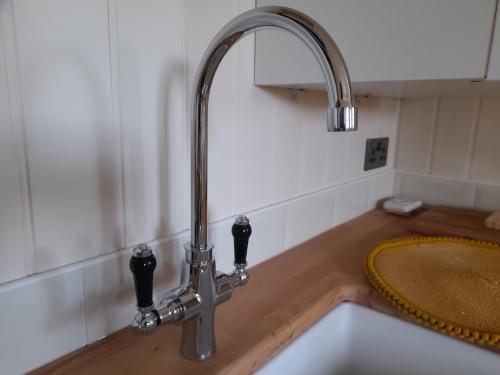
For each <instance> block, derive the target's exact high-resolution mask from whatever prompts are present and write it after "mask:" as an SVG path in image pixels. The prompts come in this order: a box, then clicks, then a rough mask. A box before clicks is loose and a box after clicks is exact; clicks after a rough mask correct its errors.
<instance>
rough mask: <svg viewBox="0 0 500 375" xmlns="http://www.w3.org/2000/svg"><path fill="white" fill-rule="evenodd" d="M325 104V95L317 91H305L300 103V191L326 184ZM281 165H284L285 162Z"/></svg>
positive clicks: (313, 189)
mask: <svg viewBox="0 0 500 375" xmlns="http://www.w3.org/2000/svg"><path fill="white" fill-rule="evenodd" d="M327 106H328V103H327V100H326V95H324V93H318V92H309V93H307V95H305V96H304V98H303V100H302V103H301V107H302V108H301V111H300V116H301V118H302V122H303V123H304V126H303V127H302V137H301V138H302V140H303V141H302V142H303V150H302V163H301V164H302V173H301V174H300V182H301V192H302V193H308V192H312V191H317V190H319V189H321V188H323V187H325V186H326V171H327V160H328V153H327V151H328V138H327V137H326V135H327V134H328V132H327V130H326V108H327ZM280 120H281V119H280ZM278 136H279V134H278ZM283 167H286V164H285V165H283Z"/></svg>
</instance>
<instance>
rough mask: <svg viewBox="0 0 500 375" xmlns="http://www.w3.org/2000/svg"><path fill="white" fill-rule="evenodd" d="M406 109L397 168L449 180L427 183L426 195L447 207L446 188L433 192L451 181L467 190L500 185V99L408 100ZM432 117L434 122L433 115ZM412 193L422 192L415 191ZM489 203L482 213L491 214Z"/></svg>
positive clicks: (401, 127) (403, 115)
mask: <svg viewBox="0 0 500 375" xmlns="http://www.w3.org/2000/svg"><path fill="white" fill-rule="evenodd" d="M401 108H402V109H401V116H400V123H399V145H398V146H399V147H398V154H397V162H396V168H397V169H398V170H400V171H402V172H414V173H417V174H420V175H431V174H432V175H433V176H436V177H443V178H444V179H440V178H437V179H427V180H426V181H427V182H426V186H427V188H428V189H430V191H426V192H422V194H423V195H425V196H426V197H428V198H430V199H431V200H433V201H435V202H436V203H442V204H444V203H445V201H440V199H441V198H440V197H441V195H440V194H441V193H439V191H441V188H440V187H438V189H437V191H433V187H432V183H433V182H436V181H447V180H446V179H451V180H452V181H454V180H456V181H459V182H460V183H459V184H458V185H463V186H469V185H470V184H469V185H467V183H464V184H463V183H462V182H464V181H465V182H467V181H470V182H472V183H474V184H477V186H482V185H485V184H486V185H488V184H490V185H497V184H500V161H499V158H498V150H499V149H500V99H499V98H453V99H452V98H441V99H422V98H420V99H404V100H402V104H401ZM433 108H434V109H433ZM433 111H434V112H435V113H436V116H435V121H432V118H431V115H430V113H432V112H433ZM429 124H431V125H429ZM419 180H420V178H419ZM427 183H428V184H427ZM439 184H441V182H440V183H439ZM453 185H454V186H456V185H457V184H456V183H453ZM445 190H446V189H445ZM412 193H418V192H417V191H416V190H415V189H413V190H412ZM434 193H436V194H435V196H434V197H432V195H433V194H434ZM452 195H453V194H452ZM433 198H434V199H433ZM442 198H446V197H444V196H443V197H442ZM445 200H446V199H445ZM450 200H451V201H452V202H453V203H454V204H458V205H462V206H463V205H465V206H470V205H471V202H470V200H467V201H466V202H463V203H462V204H460V202H459V201H456V199H455V198H453V197H450ZM485 202H490V200H488V199H486V200H485V201H482V203H481V207H482V209H487V208H488V207H486V206H485V204H486V203H485ZM493 207H496V205H494V204H492V209H493Z"/></svg>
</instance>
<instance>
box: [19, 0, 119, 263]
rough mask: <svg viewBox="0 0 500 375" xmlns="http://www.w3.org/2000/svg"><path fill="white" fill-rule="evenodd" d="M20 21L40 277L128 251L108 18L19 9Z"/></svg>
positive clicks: (54, 2)
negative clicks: (83, 261) (73, 264)
mask: <svg viewBox="0 0 500 375" xmlns="http://www.w3.org/2000/svg"><path fill="white" fill-rule="evenodd" d="M54 9H57V11H54ZM14 15H15V27H16V35H17V42H18V51H19V69H20V76H21V88H22V95H23V104H24V119H25V124H26V137H27V138H26V143H27V148H28V151H27V152H28V162H29V166H30V170H29V172H30V182H31V199H32V204H33V220H34V234H35V239H36V254H37V257H36V270H37V271H42V270H46V269H49V268H53V267H57V266H61V265H64V264H68V263H71V262H75V261H77V260H81V259H85V258H89V257H92V256H96V255H99V254H103V253H105V252H109V251H112V250H114V249H117V248H120V247H122V246H123V244H124V241H123V223H122V218H123V212H122V198H121V186H120V176H119V171H120V168H119V158H118V157H119V155H118V150H119V146H118V143H117V134H116V132H115V128H114V124H113V118H112V109H111V103H112V102H111V80H110V59H109V32H108V13H107V4H106V2H104V1H100V0H92V1H83V0H79V1H71V2H67V1H64V0H43V1H29V0H19V1H15V2H14Z"/></svg>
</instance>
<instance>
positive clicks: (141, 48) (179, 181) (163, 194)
mask: <svg viewBox="0 0 500 375" xmlns="http://www.w3.org/2000/svg"><path fill="white" fill-rule="evenodd" d="M116 18H117V22H116V23H117V34H118V38H117V39H118V46H117V55H118V64H119V66H118V67H114V66H112V68H118V69H119V79H120V81H119V99H120V122H121V128H122V130H123V140H124V141H123V153H124V159H123V160H124V166H123V168H124V174H125V175H124V182H125V186H124V188H125V202H126V233H127V245H132V244H134V243H138V242H140V241H144V240H145V239H148V240H150V239H154V238H159V237H164V236H166V235H168V234H172V233H176V232H179V231H181V230H184V229H186V222H187V218H186V216H187V211H186V205H185V201H186V200H188V196H189V192H188V185H187V173H188V169H187V168H186V163H185V161H186V159H187V158H188V152H189V143H188V137H187V134H188V129H187V126H186V106H185V96H186V85H185V61H184V58H183V55H184V40H183V38H184V35H183V34H182V33H179V30H182V29H183V27H184V2H183V1H180V0H179V1H169V2H165V1H160V0H148V1H147V2H140V3H138V2H136V1H130V0H120V1H118V2H117V7H116Z"/></svg>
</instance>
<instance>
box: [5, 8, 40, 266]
mask: <svg viewBox="0 0 500 375" xmlns="http://www.w3.org/2000/svg"><path fill="white" fill-rule="evenodd" d="M13 1H14V0H7V1H5V6H4V7H3V11H2V12H1V13H0V28H1V31H2V33H1V34H2V40H3V46H4V51H3V53H4V58H5V62H6V64H5V67H6V78H7V86H8V87H7V95H8V100H9V112H10V119H11V126H12V130H13V132H12V134H13V135H14V138H15V148H16V151H17V155H16V160H17V169H18V184H19V186H20V190H21V191H20V192H19V194H20V197H21V204H22V206H23V207H22V209H23V216H24V222H25V228H23V229H24V236H25V244H23V245H24V246H23V251H24V258H25V268H26V269H25V272H26V273H27V274H30V273H33V272H34V269H35V267H34V261H35V259H36V238H35V223H34V220H33V203H32V198H31V182H30V167H29V162H28V148H27V143H26V126H25V123H24V106H23V98H22V87H21V76H20V69H19V53H18V47H17V33H16V28H15V14H14V3H13ZM4 17H5V18H4ZM6 23H7V24H6ZM16 102H17V103H16Z"/></svg>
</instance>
